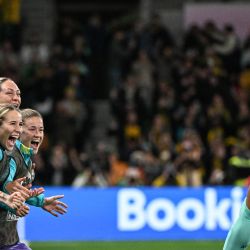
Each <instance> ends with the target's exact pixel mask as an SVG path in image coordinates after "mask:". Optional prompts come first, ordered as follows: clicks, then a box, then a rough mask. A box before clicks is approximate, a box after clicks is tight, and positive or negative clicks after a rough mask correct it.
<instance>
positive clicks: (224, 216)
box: [117, 187, 244, 231]
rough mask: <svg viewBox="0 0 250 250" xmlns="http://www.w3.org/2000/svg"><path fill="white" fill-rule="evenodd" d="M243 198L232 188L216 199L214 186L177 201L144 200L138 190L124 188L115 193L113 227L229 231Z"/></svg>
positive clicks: (166, 199)
mask: <svg viewBox="0 0 250 250" xmlns="http://www.w3.org/2000/svg"><path fill="white" fill-rule="evenodd" d="M243 199H244V192H243V189H242V188H239V187H235V188H233V189H232V190H231V192H230V197H227V198H221V199H219V198H218V195H217V191H216V189H214V188H206V189H204V199H198V198H195V197H184V198H182V199H180V200H179V201H178V202H173V201H172V200H171V199H169V198H166V197H158V198H155V199H151V200H147V197H146V195H145V194H144V192H143V191H141V190H140V189H136V188H125V189H121V190H120V191H119V192H118V197H117V227H118V230H120V231H138V230H141V229H143V228H144V227H146V226H148V227H149V228H151V229H152V230H155V231H166V230H170V229H171V228H173V227H174V226H178V227H179V228H181V229H183V230H186V231H195V230H199V229H201V228H205V229H206V230H209V231H210V230H211V231H212V230H215V229H216V228H220V229H221V230H229V228H230V226H231V224H232V222H234V221H235V220H236V218H237V216H238V215H239V211H240V208H241V204H242V201H243ZM190 214H192V216H190Z"/></svg>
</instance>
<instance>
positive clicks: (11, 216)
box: [6, 211, 20, 221]
mask: <svg viewBox="0 0 250 250" xmlns="http://www.w3.org/2000/svg"><path fill="white" fill-rule="evenodd" d="M19 218H20V217H19V216H17V215H15V214H13V213H11V212H10V211H8V213H7V215H6V221H17V220H18V219H19Z"/></svg>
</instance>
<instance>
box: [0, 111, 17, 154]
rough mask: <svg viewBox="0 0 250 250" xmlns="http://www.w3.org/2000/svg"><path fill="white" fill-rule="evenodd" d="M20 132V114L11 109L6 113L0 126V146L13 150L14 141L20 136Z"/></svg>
mask: <svg viewBox="0 0 250 250" xmlns="http://www.w3.org/2000/svg"><path fill="white" fill-rule="evenodd" d="M21 132H22V116H21V114H20V113H19V112H18V111H16V110H11V111H9V112H8V113H6V114H5V115H4V119H3V122H2V125H1V126H0V144H1V145H2V147H4V148H5V149H6V150H8V151H11V150H13V148H14V145H15V142H16V140H17V139H18V138H19V137H20V134H21Z"/></svg>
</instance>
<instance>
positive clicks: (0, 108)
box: [0, 104, 21, 126]
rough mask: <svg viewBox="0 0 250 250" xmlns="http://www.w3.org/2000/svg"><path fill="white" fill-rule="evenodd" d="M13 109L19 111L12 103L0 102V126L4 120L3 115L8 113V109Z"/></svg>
mask: <svg viewBox="0 0 250 250" xmlns="http://www.w3.org/2000/svg"><path fill="white" fill-rule="evenodd" d="M12 110H15V111H17V112H18V113H21V112H20V109H18V108H16V107H15V106H14V105H12V104H0V126H2V123H3V121H4V118H5V115H6V114H7V113H9V112H10V111H12Z"/></svg>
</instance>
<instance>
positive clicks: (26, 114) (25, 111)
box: [21, 109, 43, 122]
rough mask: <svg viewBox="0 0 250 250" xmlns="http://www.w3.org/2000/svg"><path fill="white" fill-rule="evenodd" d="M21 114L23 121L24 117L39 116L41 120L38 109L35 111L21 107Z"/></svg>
mask: <svg viewBox="0 0 250 250" xmlns="http://www.w3.org/2000/svg"><path fill="white" fill-rule="evenodd" d="M21 115H22V120H23V122H24V121H25V120H26V119H28V118H31V117H39V118H41V119H42V120H43V117H42V115H41V114H40V113H39V112H38V111H36V110H34V109H22V110H21Z"/></svg>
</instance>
